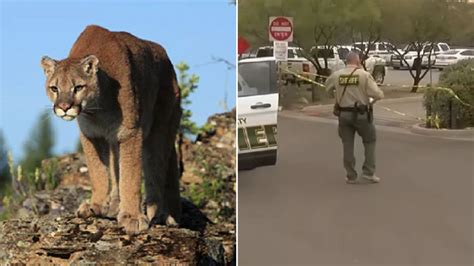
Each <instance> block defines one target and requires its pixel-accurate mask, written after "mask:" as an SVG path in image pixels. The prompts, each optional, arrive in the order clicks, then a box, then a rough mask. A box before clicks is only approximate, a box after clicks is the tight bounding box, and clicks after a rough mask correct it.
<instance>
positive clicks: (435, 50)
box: [423, 45, 439, 54]
mask: <svg viewBox="0 0 474 266" xmlns="http://www.w3.org/2000/svg"><path fill="white" fill-rule="evenodd" d="M430 50H431V52H432V53H433V52H438V51H439V48H438V46H437V45H435V46H431V45H427V46H425V47H424V48H423V52H424V53H426V54H428V53H429V52H430Z"/></svg>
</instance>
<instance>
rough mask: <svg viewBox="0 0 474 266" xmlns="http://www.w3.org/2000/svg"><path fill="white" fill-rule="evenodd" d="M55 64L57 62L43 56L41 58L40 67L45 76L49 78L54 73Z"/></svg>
mask: <svg viewBox="0 0 474 266" xmlns="http://www.w3.org/2000/svg"><path fill="white" fill-rule="evenodd" d="M56 63H57V61H56V60H54V59H51V58H49V57H47V56H43V58H41V66H42V67H43V70H44V74H45V75H46V76H48V77H49V76H51V75H52V74H53V73H54V69H55V68H56Z"/></svg>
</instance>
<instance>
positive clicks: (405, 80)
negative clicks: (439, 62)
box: [384, 67, 443, 86]
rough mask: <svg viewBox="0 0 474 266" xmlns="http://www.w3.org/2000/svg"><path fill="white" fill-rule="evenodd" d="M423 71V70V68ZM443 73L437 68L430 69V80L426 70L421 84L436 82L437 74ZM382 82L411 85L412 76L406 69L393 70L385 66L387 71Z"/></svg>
mask: <svg viewBox="0 0 474 266" xmlns="http://www.w3.org/2000/svg"><path fill="white" fill-rule="evenodd" d="M423 71H425V70H423ZM441 73H443V72H442V71H439V70H438V69H432V70H431V80H430V73H429V72H428V73H427V74H426V76H425V77H424V78H423V80H422V81H421V83H420V84H421V85H427V84H429V83H430V81H432V82H433V84H436V83H438V79H439V75H440V74H441ZM384 84H391V85H397V86H399V85H412V84H413V78H412V77H411V76H410V71H408V70H406V69H405V70H402V69H400V70H395V69H393V68H392V67H387V73H386V74H385V80H384Z"/></svg>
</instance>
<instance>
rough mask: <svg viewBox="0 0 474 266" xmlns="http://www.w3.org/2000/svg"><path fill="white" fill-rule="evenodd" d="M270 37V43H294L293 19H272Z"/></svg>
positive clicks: (269, 27)
mask: <svg viewBox="0 0 474 266" xmlns="http://www.w3.org/2000/svg"><path fill="white" fill-rule="evenodd" d="M268 35H269V38H270V41H286V42H291V41H293V18H291V17H270V21H269V24H268Z"/></svg>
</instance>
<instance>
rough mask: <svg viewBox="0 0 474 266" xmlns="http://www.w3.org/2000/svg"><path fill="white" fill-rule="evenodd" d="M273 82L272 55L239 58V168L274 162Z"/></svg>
mask: <svg viewBox="0 0 474 266" xmlns="http://www.w3.org/2000/svg"><path fill="white" fill-rule="evenodd" d="M277 84H278V83H277V63H276V62H275V58H274V57H260V58H252V59H243V60H240V61H239V67H238V100H237V104H238V110H239V112H238V118H237V124H238V139H239V142H238V145H239V150H238V158H239V169H251V168H255V167H258V166H263V165H274V164H276V160H277V147H278V146H277V138H276V134H277V113H278V86H277Z"/></svg>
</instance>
